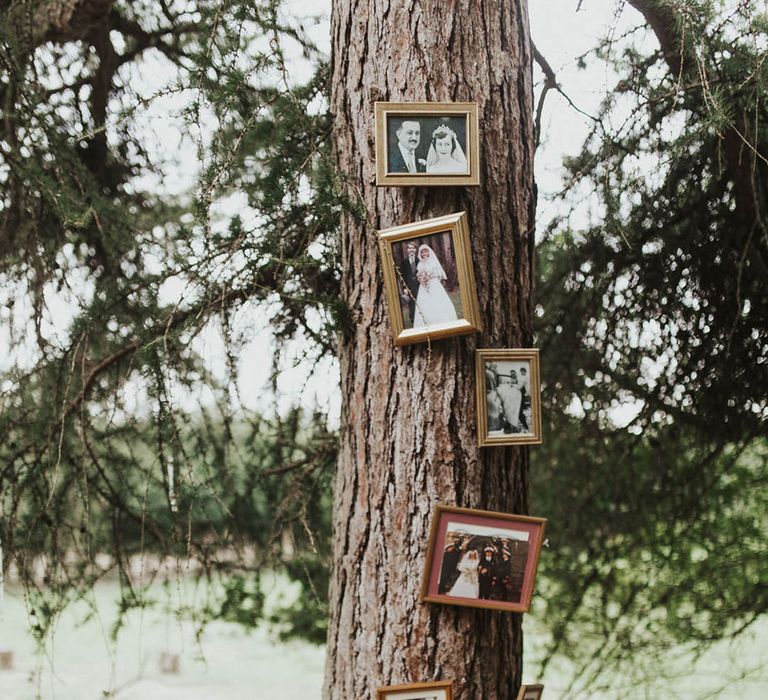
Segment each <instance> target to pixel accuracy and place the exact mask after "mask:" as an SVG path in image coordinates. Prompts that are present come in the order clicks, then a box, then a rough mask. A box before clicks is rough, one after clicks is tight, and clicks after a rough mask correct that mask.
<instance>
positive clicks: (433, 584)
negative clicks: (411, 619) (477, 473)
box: [422, 506, 546, 612]
mask: <svg viewBox="0 0 768 700" xmlns="http://www.w3.org/2000/svg"><path fill="white" fill-rule="evenodd" d="M545 524H546V520H544V519H543V518H534V517H530V516H522V515H514V514H509V513H494V512H490V511H481V510H473V509H469V508H458V507H454V506H438V507H437V508H436V509H435V515H434V519H433V522H432V532H431V535H430V542H429V549H428V553H427V563H426V567H425V573H424V581H423V585H422V600H425V601H429V602H434V603H447V604H451V605H467V606H471V607H482V608H494V609H499V610H509V611H517V612H524V611H526V610H527V609H528V607H529V605H530V600H531V595H532V592H533V583H534V579H535V576H536V568H537V565H538V558H539V552H540V548H541V542H542V538H543V534H544V527H545Z"/></svg>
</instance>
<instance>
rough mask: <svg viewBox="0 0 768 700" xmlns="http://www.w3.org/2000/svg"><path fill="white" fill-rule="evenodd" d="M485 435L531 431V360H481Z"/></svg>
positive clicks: (495, 435)
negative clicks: (485, 421)
mask: <svg viewBox="0 0 768 700" xmlns="http://www.w3.org/2000/svg"><path fill="white" fill-rule="evenodd" d="M484 372H485V377H486V380H485V389H486V398H485V401H486V410H487V412H488V435H489V437H500V436H503V435H520V434H523V435H526V434H527V435H531V434H533V421H532V420H531V418H532V416H531V374H532V372H531V360H530V359H525V360H522V359H521V360H486V361H485V367H484Z"/></svg>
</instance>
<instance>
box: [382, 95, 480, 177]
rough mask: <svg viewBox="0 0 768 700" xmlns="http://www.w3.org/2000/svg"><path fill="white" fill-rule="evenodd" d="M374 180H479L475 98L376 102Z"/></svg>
mask: <svg viewBox="0 0 768 700" xmlns="http://www.w3.org/2000/svg"><path fill="white" fill-rule="evenodd" d="M374 113H375V124H376V184H377V185H379V186H395V187H399V186H408V185H422V186H432V185H436V186H439V185H478V184H480V180H479V171H480V152H479V151H480V135H479V132H480V127H479V116H478V115H479V111H478V105H477V103H476V102H376V103H375V106H374Z"/></svg>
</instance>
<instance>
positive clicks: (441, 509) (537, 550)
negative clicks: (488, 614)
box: [419, 505, 547, 612]
mask: <svg viewBox="0 0 768 700" xmlns="http://www.w3.org/2000/svg"><path fill="white" fill-rule="evenodd" d="M450 514H455V515H463V516H477V517H479V518H493V519H496V520H506V521H510V522H517V523H526V524H529V525H538V526H539V536H538V537H534V538H532V540H533V541H530V540H529V545H530V549H529V550H528V561H526V570H527V569H528V562H529V561H531V562H532V564H531V567H530V574H529V575H528V580H527V581H526V579H525V577H524V578H523V589H522V591H521V593H520V602H519V603H505V602H503V601H492V600H488V601H482V600H474V599H471V598H454V597H452V596H448V595H440V594H437V593H434V594H430V593H429V588H430V583H431V580H432V567H433V565H434V564H435V561H434V556H435V551H436V549H437V541H438V539H439V533H440V526H441V522H442V520H443V516H444V515H446V516H450ZM546 527H547V519H546V518H538V517H535V516H532V515H517V514H515V513H497V512H495V511H491V510H478V509H475V508H461V507H459V506H445V505H437V506H435V508H434V510H433V511H432V528H431V530H430V533H429V545H428V547H427V557H426V562H425V564H424V575H423V577H422V581H421V592H420V594H419V600H420V601H421V602H422V603H440V604H442V605H459V606H462V607H468V608H485V609H487V610H501V611H503V612H528V610H529V609H530V607H531V600H533V590H534V584H535V582H536V573H537V571H538V568H539V557H540V555H541V546H542V543H543V542H544V532H545V530H546ZM444 541H445V540H443V542H444ZM441 561H442V560H441ZM438 576H439V574H438Z"/></svg>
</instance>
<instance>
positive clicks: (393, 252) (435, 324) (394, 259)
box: [379, 212, 481, 345]
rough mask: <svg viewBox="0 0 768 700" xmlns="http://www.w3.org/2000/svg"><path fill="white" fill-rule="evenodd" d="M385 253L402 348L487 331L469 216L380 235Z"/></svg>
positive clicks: (461, 214)
mask: <svg viewBox="0 0 768 700" xmlns="http://www.w3.org/2000/svg"><path fill="white" fill-rule="evenodd" d="M379 249H380V253H381V260H382V266H383V271H384V285H385V292H386V297H387V304H388V307H389V316H390V322H391V325H392V334H393V336H394V342H395V344H396V345H407V344H410V343H417V342H431V341H433V340H438V339H440V338H442V337H447V336H453V335H464V334H467V333H476V332H477V331H479V330H480V329H481V325H480V312H479V309H478V303H477V289H476V287H475V276H474V270H473V265H472V259H471V257H470V254H469V251H470V250H471V246H470V242H469V232H468V228H467V222H466V214H464V212H459V213H456V214H449V215H447V216H443V217H438V218H435V219H428V220H425V221H419V222H415V223H412V224H405V225H403V226H395V227H392V228H389V229H384V230H383V231H379Z"/></svg>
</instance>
